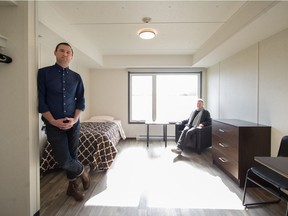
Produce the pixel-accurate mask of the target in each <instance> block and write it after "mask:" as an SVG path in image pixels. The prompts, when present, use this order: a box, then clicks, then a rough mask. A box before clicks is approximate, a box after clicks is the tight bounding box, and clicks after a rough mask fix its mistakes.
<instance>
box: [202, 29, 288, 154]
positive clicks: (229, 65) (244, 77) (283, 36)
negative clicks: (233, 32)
mask: <svg viewBox="0 0 288 216" xmlns="http://www.w3.org/2000/svg"><path fill="white" fill-rule="evenodd" d="M287 59H288V30H285V31H283V32H280V33H278V34H277V35H274V36H272V37H270V38H268V39H266V40H264V41H261V42H259V43H258V44H255V45H253V46H251V47H249V48H248V49H246V50H244V51H242V52H240V53H238V54H236V55H234V56H231V57H229V58H228V59H226V60H224V61H222V62H219V63H218V64H216V65H214V66H212V67H210V68H209V69H208V81H207V82H208V99H207V100H208V109H209V110H210V112H211V113H212V117H214V116H215V117H216V116H217V118H235V119H242V120H246V121H251V122H256V123H260V124H265V125H269V126H271V127H272V139H271V142H272V146H271V154H272V155H273V156H276V154H277V151H278V148H279V144H280V140H281V138H282V136H284V135H287V134H288V125H287V124H286V122H287V121H288V115H287V110H288V100H287V92H288V85H287V80H288V79H287V78H288V73H287V69H288V61H287Z"/></svg>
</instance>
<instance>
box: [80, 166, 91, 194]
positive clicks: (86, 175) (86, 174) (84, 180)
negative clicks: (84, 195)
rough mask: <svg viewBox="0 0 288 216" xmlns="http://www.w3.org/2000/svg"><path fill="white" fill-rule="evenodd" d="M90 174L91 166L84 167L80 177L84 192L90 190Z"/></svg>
mask: <svg viewBox="0 0 288 216" xmlns="http://www.w3.org/2000/svg"><path fill="white" fill-rule="evenodd" d="M89 172H90V166H89V165H88V166H84V171H83V173H82V175H81V176H80V177H81V181H82V184H83V188H84V190H88V188H89V187H90V176H89Z"/></svg>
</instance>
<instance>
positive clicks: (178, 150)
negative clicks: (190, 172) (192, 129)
mask: <svg viewBox="0 0 288 216" xmlns="http://www.w3.org/2000/svg"><path fill="white" fill-rule="evenodd" d="M171 151H172V152H174V153H175V154H179V155H180V154H181V153H182V150H181V149H180V148H178V147H177V148H173V149H171Z"/></svg>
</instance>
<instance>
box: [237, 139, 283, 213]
mask: <svg viewBox="0 0 288 216" xmlns="http://www.w3.org/2000/svg"><path fill="white" fill-rule="evenodd" d="M277 156H278V157H288V136H284V137H283V138H282V140H281V143H280V147H279V151H278V155H277ZM249 181H250V182H253V183H254V184H256V185H258V186H259V187H261V188H263V189H264V190H266V191H267V192H269V193H271V194H272V195H274V196H275V197H277V199H274V200H271V201H259V202H253V203H245V198H246V193H247V186H248V184H249V183H248V182H249ZM283 190H288V179H287V178H285V177H284V176H282V175H280V174H278V173H276V172H274V171H273V170H271V169H269V168H267V167H265V166H260V165H259V166H254V167H251V168H250V169H248V170H247V173H246V180H245V185H244V194H243V199H242V204H243V206H245V207H246V208H248V207H249V206H255V205H260V204H272V203H279V202H280V201H281V200H284V201H288V194H287V193H285V192H284V191H283ZM286 216H288V206H287V209H286Z"/></svg>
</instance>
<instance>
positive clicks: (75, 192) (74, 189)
mask: <svg viewBox="0 0 288 216" xmlns="http://www.w3.org/2000/svg"><path fill="white" fill-rule="evenodd" d="M66 194H67V195H68V196H72V197H74V199H75V200H76V201H82V200H83V199H84V193H83V192H82V191H80V190H79V188H78V184H77V183H76V181H69V186H68V189H67V192H66Z"/></svg>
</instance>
